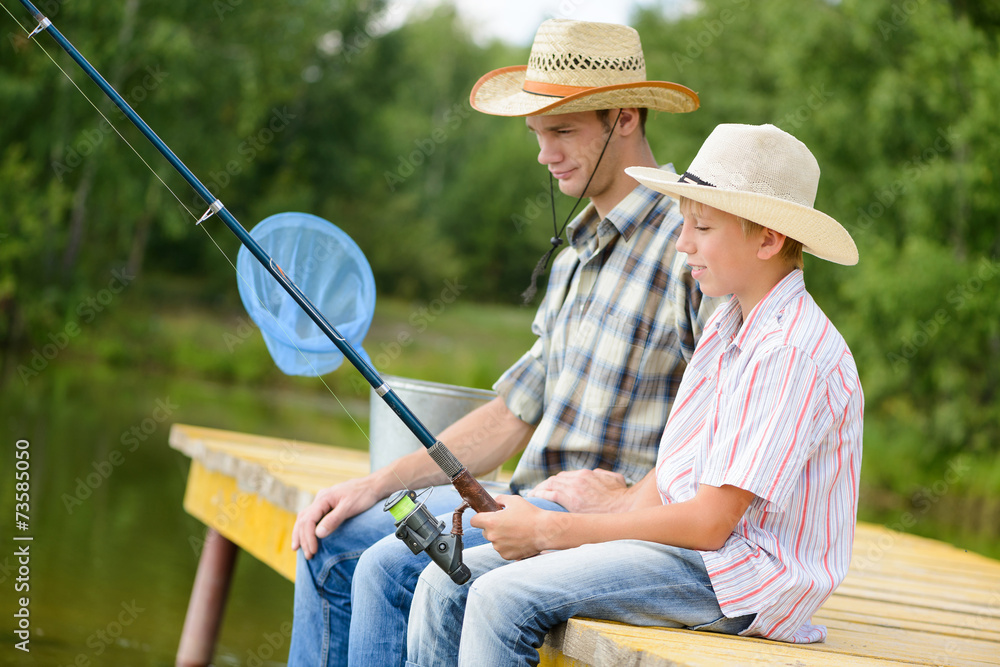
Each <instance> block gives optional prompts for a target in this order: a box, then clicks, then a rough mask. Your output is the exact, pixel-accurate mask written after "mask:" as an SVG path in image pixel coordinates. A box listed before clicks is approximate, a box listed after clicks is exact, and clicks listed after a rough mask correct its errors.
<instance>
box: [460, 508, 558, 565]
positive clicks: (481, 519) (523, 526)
mask: <svg viewBox="0 0 1000 667" xmlns="http://www.w3.org/2000/svg"><path fill="white" fill-rule="evenodd" d="M496 501H497V502H498V503H500V504H501V505H503V506H504V508H503V509H502V510H498V511H496V512H479V513H478V514H476V515H475V516H473V517H472V519H471V521H470V523H471V524H472V525H473V527H475V528H480V529H482V531H483V537H485V538H486V539H487V540H489V541H490V542H492V543H493V548H494V549H496V551H497V553H498V554H500V555H501V556H503V557H504V558H506V559H507V560H520V559H522V558H529V557H531V556H535V555H537V554H538V553H540V552H541V551H543V550H544V549H545V543H546V539H547V537H549V535H548V533H549V532H550V531H551V530H559V529H560V523H559V519H560V518H566V515H565V513H563V512H549V511H546V510H542V509H539V508H537V507H535V506H534V505H532V504H531V503H529V502H528V501H527V500H525V499H524V498H522V497H520V496H506V495H498V496H497V497H496Z"/></svg>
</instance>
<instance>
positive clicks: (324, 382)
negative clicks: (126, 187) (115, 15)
mask: <svg viewBox="0 0 1000 667" xmlns="http://www.w3.org/2000/svg"><path fill="white" fill-rule="evenodd" d="M0 7H3V9H4V11H5V12H7V14H8V15H9V16H10V17H11V19H13V20H14V22H15V23H17V25H18V27H20V28H21V30H23V31H24V33H25V34H26V35H27V40H28V41H29V42H32V43H34V44H35V45H37V46H38V48H40V49H41V50H42V53H44V54H45V55H46V57H48V59H49V60H50V61H52V64H53V65H55V66H56V68H57V69H58V70H59V71H60V72H62V74H63V76H64V77H66V79H67V80H68V81H69V82H70V83H71V84H73V87H74V88H76V90H77V92H79V93H80V95H82V96H83V98H84V99H85V100H87V102H88V103H89V104H90V106H92V107H93V108H94V110H95V111H97V113H98V114H99V115H100V116H101V118H103V119H104V122H106V123H107V124H108V126H109V127H110V128H111V129H112V130H114V131H115V134H117V135H118V137H119V138H120V139H121V140H122V141H124V142H125V145H127V146H128V147H129V148H130V149H132V152H133V153H135V155H136V156H137V157H138V158H139V160H140V161H142V163H143V164H144V165H145V166H146V168H147V169H148V170H149V171H150V173H152V174H153V176H155V177H156V180H158V181H159V182H160V184H161V185H162V186H163V187H164V188H166V190H167V192H169V193H170V194H171V196H173V198H174V199H176V200H177V203H178V204H180V205H181V208H183V209H184V210H185V211H187V213H188V215H190V216H191V219H192V220H196V221H198V222H199V224H197V226H198V227H200V228H201V229H203V230H204V232H205V234H206V235H207V236H208V238H209V239H210V240H211V241H212V244H213V245H214V246H215V247H216V248H218V250H219V253H220V254H221V255H222V256H223V257H224V258H225V259H226V262H228V263H229V265H230V266H231V267H233V271H235V272H236V275H237V277H238V278H239V279H240V280H242V281H243V282H244V283H245V284H246V285H247V286H250V281H249V280H247V278H246V277H245V276H243V275H242V274H241V273H240V272H239V270H238V269H237V268H236V265H235V264H234V263H233V261H232V260H231V259H230V258H229V256H228V255H226V252H225V251H224V250H223V249H222V247H221V246H220V245H219V243H218V241H216V240H215V237H213V236H212V233H211V232H210V231H208V228H207V226H206V225H202V224H200V222H201V220H199V218H198V216H197V215H196V214H195V213H194V212H193V211H191V209H189V208H188V207H187V205H186V204H185V203H184V201H183V200H182V199H181V198H180V197H179V196H178V195H177V193H175V192H174V191H173V189H171V187H170V186H169V185H167V183H166V182H165V181H164V180H163V179H162V178H161V177H160V175H159V174H158V173H157V172H156V170H155V169H153V167H152V166H151V165H150V164H149V162H147V161H146V159H145V158H144V157H143V156H142V154H141V153H140V152H139V151H138V150H137V149H136V148H135V146H133V145H132V143H131V142H130V141H129V140H128V139H127V138H125V136H124V135H123V134H122V133H121V132H120V131H119V130H118V128H117V127H115V125H114V123H112V122H111V119H109V118H108V117H107V116H106V115H105V114H104V112H103V111H101V109H100V107H98V106H97V104H95V103H94V101H93V100H91V99H90V97H89V96H88V95H87V93H86V92H84V91H83V89H82V88H80V86H79V85H77V83H76V81H74V80H73V77H71V76H70V75H69V73H67V72H66V70H64V69H63V68H62V66H61V65H60V64H59V63H58V62H57V61H56V59H55V58H53V57H52V55H51V54H50V53H49V52H48V51H47V50H46V49H45V47H44V46H42V44H41V42H39V41H38V40H36V39H33V37H34V36H35V35H36V34H37V33H39V32H41V28H42V26H41V25H39V27H38V28H36V29H35V30H34V31H31V32H29V31H28V29H27V28H25V27H24V26H23V25H22V24H21V22H20V21H19V20H18V19H17V17H15V16H14V15H13V14H12V13H11V11H10V10H9V9H8V8H7V6H6V5H5V4H4V3H3V2H0ZM203 217H205V216H203ZM251 292H252V293H253V294H254V296H255V297H256V299H257V301H258V302H259V303H260V305H261V307H262V308H263V310H264V311H265V312H267V314H268V315H270V316H271V319H272V320H274V323H275V324H277V325H278V327H279V328H280V329H281V331H282V332H283V333H284V334H285V335H286V336H287V337H288V340H289V342H290V343H291V344H292V346H293V347H294V348H295V350H296V351H297V352H298V353H299V355H300V356H301V357H302V358H303V359H304V360H305V362H306V363H307V364H308V365H309V367H310V368H312V370H313V371H314V372H315V373H316V377H317V378H319V381H320V382H321V383H322V384H323V386H324V387H326V390H327V391H328V392H329V393H330V395H331V396H333V398H334V399H335V400H336V401H337V403H338V404H339V405H340V407H341V408H342V409H343V410H344V413H345V414H346V415H347V416H348V417H349V418H350V420H351V422H353V424H354V425H355V426H356V427H357V429H358V431H360V432H361V434H362V435H363V436H364V438H365V440H366V441H367V442H368V443H369V445H370V444H371V439H370V438H369V436H368V433H367V432H365V430H364V428H362V426H361V424H359V423H358V421H357V420H356V419H355V418H354V415H352V414H351V412H350V410H348V408H347V406H346V405H344V403H343V401H341V400H340V397H339V396H337V394H336V392H334V391H333V389H332V388H331V387H330V385H328V384H327V383H326V380H324V379H323V376H322V375H320V374H319V373H318V371H316V368H315V366H313V364H312V361H310V359H309V357H307V356H306V355H305V353H303V352H302V350H301V349H299V347H298V346H297V345H296V344H295V340H294V338H293V337H292V336H291V334H290V333H289V332H288V330H287V329H285V327H284V326H283V325H282V324H281V322H280V321H279V320H278V318H277V317H276V316H275V315H274V313H272V312H271V311H270V310H269V309H268V308H267V305H266V304H265V303H264V302H263V301H262V300H261V298H260V296H259V295H257V294H256V291H254V290H251ZM393 474H396V471H395V468H393ZM396 479H398V480H399V482H400V483H401V484H403V480H402V479H399V475H398V474H397V475H396ZM403 486H406V484H403Z"/></svg>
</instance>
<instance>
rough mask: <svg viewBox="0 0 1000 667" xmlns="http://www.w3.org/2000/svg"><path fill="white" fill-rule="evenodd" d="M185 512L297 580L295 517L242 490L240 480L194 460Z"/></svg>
mask: <svg viewBox="0 0 1000 667" xmlns="http://www.w3.org/2000/svg"><path fill="white" fill-rule="evenodd" d="M184 509H185V510H186V511H187V512H188V513H189V514H190V515H191V516H193V517H195V518H197V519H198V520H200V521H201V522H202V523H204V524H205V525H207V526H211V527H212V528H214V529H216V530H217V531H218V532H219V533H221V534H222V535H223V536H225V537H226V538H227V539H229V540H230V541H232V542H234V543H235V544H238V545H239V546H240V548H242V549H244V550H245V551H247V552H248V553H250V554H252V555H253V556H254V557H255V558H257V559H259V560H260V561H262V562H264V563H266V564H267V565H269V566H270V567H272V568H274V569H275V570H276V571H278V572H279V573H280V574H281V575H282V576H284V577H285V578H286V579H288V580H290V581H295V552H294V551H292V548H291V538H292V526H294V525H295V515H294V514H292V513H291V512H288V511H286V510H283V509H280V508H278V507H275V506H274V505H272V504H271V503H269V502H267V501H265V500H263V499H262V498H261V497H260V496H258V495H257V494H255V493H247V492H245V491H241V490H240V489H239V488H238V487H237V485H236V480H235V479H233V478H232V477H228V476H226V475H224V474H222V473H218V472H213V471H211V470H208V469H207V468H205V467H204V466H203V465H202V464H201V463H200V462H198V461H191V469H190V471H189V472H188V483H187V489H186V490H185V493H184Z"/></svg>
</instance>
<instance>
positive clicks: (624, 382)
mask: <svg viewBox="0 0 1000 667" xmlns="http://www.w3.org/2000/svg"><path fill="white" fill-rule="evenodd" d="M585 326H590V327H594V328H595V329H596V330H593V331H591V335H592V336H593V339H594V346H593V355H592V356H591V359H590V368H589V372H588V374H587V381H586V382H583V383H581V384H582V385H583V386H582V392H583V395H582V399H581V406H582V407H583V409H584V410H587V411H606V410H608V409H612V408H621V407H625V406H627V405H628V404H629V403H630V402H631V401H632V399H633V397H634V395H635V390H636V384H637V381H638V379H639V376H640V374H641V373H642V372H643V368H642V365H643V355H644V354H645V352H646V348H647V343H648V340H649V333H650V324H649V323H648V322H646V321H644V320H643V319H642V317H641V316H640V315H638V314H628V313H623V312H609V313H608V314H607V316H606V317H605V318H604V319H603V320H602V321H601V322H600V323H599V324H594V323H588V324H587V325H585Z"/></svg>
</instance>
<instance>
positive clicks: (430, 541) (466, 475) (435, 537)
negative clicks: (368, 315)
mask: <svg viewBox="0 0 1000 667" xmlns="http://www.w3.org/2000/svg"><path fill="white" fill-rule="evenodd" d="M21 4H22V5H24V7H25V8H26V9H27V10H28V11H29V12H31V15H32V16H33V17H34V18H35V20H36V21H38V26H37V27H36V28H35V29H34V30H33V31H32V32H31V33H30V34H29V35H28V37H29V39H30V38H33V37H34V36H35V35H37V34H38V33H40V32H47V33H49V35H51V36H52V39H54V40H55V41H56V43H57V44H59V46H60V47H62V49H63V50H64V51H66V53H68V54H69V56H70V57H71V58H72V59H73V60H74V62H76V64H77V65H79V66H80V68H81V69H82V70H83V71H84V72H85V73H86V74H87V76H89V77H90V78H91V79H92V80H93V81H94V83H96V84H97V85H98V86H99V87H100V89H101V90H102V91H104V94H105V95H107V96H108V97H109V98H110V99H111V101H112V102H114V103H115V106H117V107H118V108H119V109H121V111H122V113H124V114H125V115H126V116H127V117H128V119H129V120H130V121H132V124H133V125H135V126H136V127H137V128H138V129H139V131H140V132H142V134H143V135H144V136H145V137H146V138H147V139H148V140H149V141H150V143H152V144H153V146H154V147H155V148H156V150H158V151H159V152H160V154H161V155H163V157H165V158H166V159H167V161H168V162H170V164H171V165H172V166H173V167H174V169H176V170H177V172H178V173H179V174H180V175H181V176H182V177H183V178H184V180H185V181H187V182H188V184H189V185H190V186H191V187H192V188H194V190H195V192H197V193H198V196H199V197H201V198H202V199H203V200H205V201H206V202H210V204H209V208H208V210H207V211H206V212H205V214H204V215H203V216H202V217H201V219H199V220H198V222H197V223H196V224H199V225H200V224H201V223H202V222H204V221H205V220H207V219H208V218H210V217H211V216H213V215H215V216H218V217H219V219H221V220H222V221H223V222H224V223H225V225H226V227H228V228H229V230H230V231H232V232H233V234H235V235H236V238H238V239H239V240H240V243H242V244H243V245H244V246H246V248H247V250H249V251H250V253H251V254H253V256H254V257H256V258H257V261H259V262H260V263H261V264H262V265H263V266H264V268H265V269H267V271H268V273H270V274H271V276H273V277H274V279H275V280H276V281H278V283H279V284H280V285H281V286H282V287H283V288H284V290H285V291H286V292H288V294H289V296H291V297H292V299H293V300H294V301H295V303H297V304H298V305H299V306H300V307H301V308H302V310H304V311H305V312H306V314H307V315H308V316H309V318H310V319H311V320H312V321H313V322H314V323H315V324H316V326H318V327H319V328H320V330H321V331H322V332H323V333H324V334H325V335H326V336H327V338H329V339H330V340H331V341H332V342H333V344H334V345H336V346H337V348H338V349H339V350H340V352H341V353H342V354H343V355H344V357H346V358H347V360H348V361H350V362H351V364H352V365H353V366H354V367H355V368H356V369H358V371H359V372H360V373H361V375H363V376H364V378H365V380H367V381H368V383H369V384H370V385H371V386H372V387H373V388H374V389H375V393H377V394H378V395H379V396H380V397H381V398H382V400H383V401H385V403H386V404H387V405H388V406H389V407H390V408H391V409H392V411H393V412H394V413H396V415H397V416H399V418H400V419H401V420H402V421H403V423H404V424H406V426H407V428H409V429H410V431H411V432H412V433H413V435H415V436H416V438H417V440H419V441H420V444H422V445H423V446H424V447H425V448H426V449H427V452H428V453H429V454H430V456H431V458H432V459H433V460H434V462H435V463H436V464H437V465H438V466H439V467H440V468H441V470H442V471H443V472H444V473H445V474H446V475H448V479H450V480H451V483H452V484H453V485H454V486H455V488H456V489H457V490H458V492H459V494H460V495H461V496H462V498H463V499H464V500H465V504H463V505H462V507H460V508H459V509H457V510H456V511H455V518H454V520H453V524H454V527H453V530H452V533H451V534H450V535H444V534H443V531H444V527H445V526H444V523H443V522H440V521H438V520H437V519H436V518H435V517H434V516H433V515H432V514H431V513H430V511H429V510H428V509H427V508H426V506H425V505H423V504H422V503H418V502H417V497H416V495H415V494H414V493H413V492H412V491H408V490H403V491H400V492H397V493H396V494H394V495H393V496H391V497H390V498H389V499H388V500H387V501H386V503H385V511H387V512H389V513H390V514H392V516H393V518H394V519H395V521H396V526H397V530H396V536H397V537H399V538H400V539H401V540H403V541H404V542H405V543H406V545H407V546H408V547H409V548H410V549H411V551H413V553H415V554H416V553H420V551H426V552H427V553H428V555H430V556H431V558H432V559H433V560H434V561H435V562H436V563H438V565H440V566H441V567H442V568H443V569H444V570H445V571H446V572H447V573H448V574H449V575H450V576H451V577H452V579H454V580H455V581H456V583H465V581H467V580H468V579H469V571H468V569H467V568H466V567H465V565H464V564H462V558H461V550H462V545H461V522H460V519H459V517H460V515H461V512H462V511H464V509H465V508H466V507H471V508H472V509H474V510H476V511H477V512H495V511H497V510H499V509H501V505H500V504H499V503H497V502H496V500H494V499H493V497H492V496H490V494H489V493H488V492H487V491H486V489H484V488H483V486H482V484H480V483H479V482H478V481H477V480H476V478H475V477H473V476H472V473H470V472H469V470H468V469H467V468H466V467H465V466H463V465H462V464H461V463H460V462H459V461H458V459H457V458H455V456H454V455H453V454H452V453H451V452H450V451H449V450H448V448H447V447H445V445H444V443H442V442H441V441H440V440H438V439H437V438H436V437H434V436H433V435H432V434H431V432H430V431H429V430H427V427H425V426H424V425H423V424H422V423H421V422H420V420H419V419H417V417H416V415H414V414H413V412H412V411H411V410H410V409H409V408H408V407H407V406H406V405H405V404H404V403H403V401H402V400H400V398H399V396H397V395H396V393H395V392H394V391H393V390H392V388H390V387H389V386H388V385H387V384H386V383H385V381H384V380H383V379H382V378H381V376H379V374H378V373H377V372H376V371H375V369H374V368H373V367H372V366H371V365H370V364H369V363H368V362H367V361H365V360H364V359H363V358H362V357H361V356H360V355H359V354H358V352H357V350H355V349H354V347H353V346H351V344H350V343H349V342H348V341H347V340H346V339H345V338H344V337H343V336H342V335H341V334H340V333H339V332H338V331H337V330H336V329H335V328H334V326H333V325H332V324H330V322H329V321H328V320H327V319H326V318H325V317H324V316H323V314H322V313H321V312H319V310H317V309H316V307H315V306H314V305H313V304H312V302H311V301H310V300H309V298H308V297H307V296H306V295H305V294H304V293H303V292H302V290H301V289H299V287H298V285H296V284H295V283H294V282H292V280H291V279H290V278H289V277H288V276H287V275H285V272H284V271H282V270H281V267H280V266H278V264H277V262H275V261H274V259H273V258H272V257H271V256H270V255H268V254H267V252H266V251H265V250H264V249H263V248H262V247H261V246H260V244H258V243H257V242H256V241H255V240H254V239H253V237H252V236H250V234H249V233H248V232H247V230H246V229H244V228H243V225H241V224H240V223H239V221H237V220H236V218H235V217H233V215H232V213H230V212H229V210H228V209H226V207H225V206H224V205H223V203H222V202H221V201H219V199H218V198H217V197H215V195H213V194H212V193H211V192H210V191H209V189H208V188H206V187H205V186H204V185H203V184H202V182H201V181H199V180H198V179H197V177H195V175H194V174H193V173H192V172H191V170H190V169H188V168H187V167H186V166H185V165H184V163H183V162H181V161H180V159H179V158H178V157H177V156H176V155H175V154H174V152H173V151H172V150H170V148H169V147H168V146H167V145H166V144H165V143H164V142H163V141H162V140H161V139H160V138H159V137H158V136H157V135H156V133H155V132H153V130H152V129H151V128H150V127H149V125H147V124H146V122H145V121H144V120H143V119H142V118H140V117H139V115H138V114H137V113H136V112H135V111H134V110H133V109H132V107H131V106H129V104H128V102H126V101H125V99H124V98H123V97H122V96H121V95H119V94H118V92H117V91H116V90H115V89H114V88H113V87H112V86H111V84H109V83H108V82H107V81H106V80H105V79H104V77H103V76H101V73H100V72H98V71H97V70H96V69H95V68H94V67H93V66H92V65H91V64H90V63H89V62H87V59H86V58H84V57H83V55H81V54H80V52H79V51H78V50H77V49H76V47H74V46H73V45H72V44H71V43H70V42H69V40H67V39H66V38H65V37H64V36H63V35H62V33H60V32H59V31H58V30H57V29H56V27H55V26H54V25H53V24H52V21H51V20H49V18H48V17H46V16H45V15H44V14H42V12H41V11H39V10H38V8H36V7H35V6H34V5H33V4H32V3H31V2H29V1H28V0H21Z"/></svg>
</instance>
